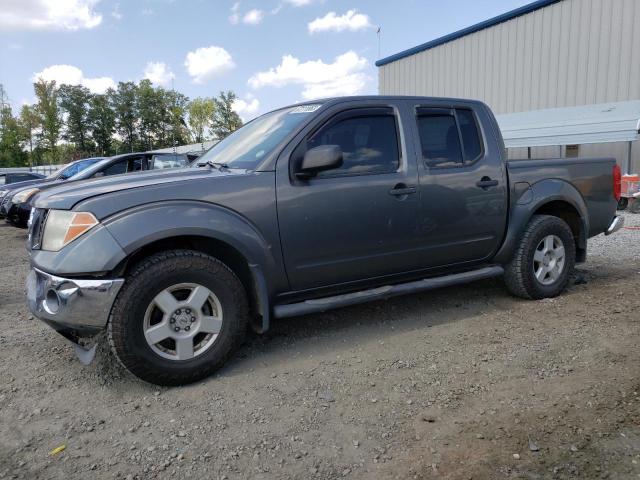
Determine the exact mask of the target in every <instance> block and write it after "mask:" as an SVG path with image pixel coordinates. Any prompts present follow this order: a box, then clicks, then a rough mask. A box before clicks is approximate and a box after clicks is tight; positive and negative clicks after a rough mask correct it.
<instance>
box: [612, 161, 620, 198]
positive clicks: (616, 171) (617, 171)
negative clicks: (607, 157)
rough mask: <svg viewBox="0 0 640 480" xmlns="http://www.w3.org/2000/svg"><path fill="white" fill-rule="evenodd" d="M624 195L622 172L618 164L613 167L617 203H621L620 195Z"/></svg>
mask: <svg viewBox="0 0 640 480" xmlns="http://www.w3.org/2000/svg"><path fill="white" fill-rule="evenodd" d="M621 193H622V172H621V171H620V165H618V164H617V163H616V164H615V165H614V166H613V196H614V197H615V199H616V202H619V201H620V196H621V195H620V194H621Z"/></svg>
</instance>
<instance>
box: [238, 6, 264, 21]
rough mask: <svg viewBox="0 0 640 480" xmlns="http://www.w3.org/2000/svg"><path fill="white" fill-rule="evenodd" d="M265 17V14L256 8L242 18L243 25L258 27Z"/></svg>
mask: <svg viewBox="0 0 640 480" xmlns="http://www.w3.org/2000/svg"><path fill="white" fill-rule="evenodd" d="M263 17H264V12H263V11H262V10H258V9H256V8H254V9H253V10H249V11H248V12H247V13H245V14H244V17H242V23H245V24H247V25H258V24H259V23H260V22H262V18H263Z"/></svg>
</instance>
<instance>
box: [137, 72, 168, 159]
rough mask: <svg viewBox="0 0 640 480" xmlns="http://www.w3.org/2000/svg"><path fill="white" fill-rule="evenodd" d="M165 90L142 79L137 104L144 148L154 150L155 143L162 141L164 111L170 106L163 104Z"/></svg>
mask: <svg viewBox="0 0 640 480" xmlns="http://www.w3.org/2000/svg"><path fill="white" fill-rule="evenodd" d="M163 101H164V91H163V90H162V89H161V88H154V87H153V85H152V83H151V81H150V80H148V79H146V78H145V79H144V80H141V81H140V83H139V84H138V90H137V106H138V114H139V118H140V140H141V147H142V149H143V150H152V149H153V148H154V145H158V144H159V142H161V138H162V136H163V135H162V134H163V127H162V112H163V111H165V110H166V109H167V108H168V106H166V107H165V106H163V104H162V103H163Z"/></svg>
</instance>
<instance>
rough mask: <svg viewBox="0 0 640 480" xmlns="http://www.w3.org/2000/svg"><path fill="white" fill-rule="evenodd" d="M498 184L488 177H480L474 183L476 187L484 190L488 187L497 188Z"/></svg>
mask: <svg viewBox="0 0 640 480" xmlns="http://www.w3.org/2000/svg"><path fill="white" fill-rule="evenodd" d="M498 183H499V182H498V180H491V178H489V177H482V178H481V179H480V180H479V181H477V182H476V185H477V186H478V187H480V188H484V189H485V190H486V189H487V188H489V187H497V186H498Z"/></svg>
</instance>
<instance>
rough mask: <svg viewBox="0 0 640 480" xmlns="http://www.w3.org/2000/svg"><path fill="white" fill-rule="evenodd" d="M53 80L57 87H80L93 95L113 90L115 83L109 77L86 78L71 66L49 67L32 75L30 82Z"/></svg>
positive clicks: (80, 71)
mask: <svg viewBox="0 0 640 480" xmlns="http://www.w3.org/2000/svg"><path fill="white" fill-rule="evenodd" d="M38 80H46V81H48V82H49V81H51V80H55V82H56V84H57V85H63V84H66V85H82V86H84V87H87V88H88V89H89V90H91V91H92V92H93V93H104V92H106V91H107V89H108V88H115V86H116V82H114V81H113V78H111V77H95V78H87V77H85V76H84V73H82V70H80V69H79V68H78V67H74V66H73V65H51V66H49V67H47V68H45V69H44V70H42V71H41V72H38V73H36V74H34V75H33V78H32V81H34V82H36V81H38Z"/></svg>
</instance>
